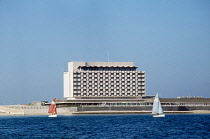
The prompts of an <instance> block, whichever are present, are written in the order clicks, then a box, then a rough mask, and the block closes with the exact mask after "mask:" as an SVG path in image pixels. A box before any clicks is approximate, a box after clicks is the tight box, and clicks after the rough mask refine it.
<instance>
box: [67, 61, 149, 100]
mask: <svg viewBox="0 0 210 139" xmlns="http://www.w3.org/2000/svg"><path fill="white" fill-rule="evenodd" d="M137 68H138V67H135V66H134V63H133V62H69V63H68V71H67V72H64V97H65V98H90V97H91V98H93V97H94V98H100V97H110V98H111V97H141V96H145V95H146V88H145V72H144V71H136V69H137Z"/></svg>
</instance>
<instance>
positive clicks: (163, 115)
mask: <svg viewBox="0 0 210 139" xmlns="http://www.w3.org/2000/svg"><path fill="white" fill-rule="evenodd" d="M153 117H165V114H159V115H153Z"/></svg>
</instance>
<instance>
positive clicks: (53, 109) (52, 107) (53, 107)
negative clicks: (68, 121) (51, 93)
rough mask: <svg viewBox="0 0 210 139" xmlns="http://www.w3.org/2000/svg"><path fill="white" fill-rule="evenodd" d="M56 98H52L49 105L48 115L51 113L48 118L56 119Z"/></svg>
mask: <svg viewBox="0 0 210 139" xmlns="http://www.w3.org/2000/svg"><path fill="white" fill-rule="evenodd" d="M55 102H56V98H54V99H53V100H52V102H51V104H50V107H49V110H48V113H51V115H49V116H48V117H57V110H56V103H55Z"/></svg>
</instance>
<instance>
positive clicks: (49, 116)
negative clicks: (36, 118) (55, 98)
mask: <svg viewBox="0 0 210 139" xmlns="http://www.w3.org/2000/svg"><path fill="white" fill-rule="evenodd" d="M48 117H52V118H54V117H57V115H56V114H55V115H49V116H48Z"/></svg>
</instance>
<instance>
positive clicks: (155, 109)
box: [152, 93, 163, 114]
mask: <svg viewBox="0 0 210 139" xmlns="http://www.w3.org/2000/svg"><path fill="white" fill-rule="evenodd" d="M157 113H158V114H161V113H163V109H162V107H161V104H160V100H159V97H158V93H157V94H156V96H155V99H154V102H153V108H152V114H157Z"/></svg>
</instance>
